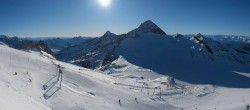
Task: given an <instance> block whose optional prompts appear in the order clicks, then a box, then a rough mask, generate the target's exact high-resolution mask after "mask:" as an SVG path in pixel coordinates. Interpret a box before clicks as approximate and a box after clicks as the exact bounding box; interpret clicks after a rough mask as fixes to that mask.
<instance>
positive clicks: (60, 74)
mask: <svg viewBox="0 0 250 110" xmlns="http://www.w3.org/2000/svg"><path fill="white" fill-rule="evenodd" d="M58 67H59V68H58V69H59V74H58V77H57V81H59V79H60V77H61V81H60V87H59V88H61V85H62V74H63V72H62V69H61V67H60V65H59V66H58Z"/></svg>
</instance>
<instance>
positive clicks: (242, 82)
mask: <svg viewBox="0 0 250 110" xmlns="http://www.w3.org/2000/svg"><path fill="white" fill-rule="evenodd" d="M249 41H250V40H249ZM241 44H242V45H240V46H232V45H229V43H226V42H221V41H219V40H213V39H211V38H209V37H205V36H204V35H202V34H200V33H198V34H197V35H194V36H192V37H186V36H183V35H181V34H176V35H167V34H166V33H165V32H164V31H163V30H162V29H160V28H159V27H158V26H157V25H156V24H155V23H153V22H152V21H150V20H148V21H146V22H144V23H142V24H141V25H140V26H139V27H138V28H136V29H134V30H132V31H130V32H128V33H126V34H122V35H116V34H114V33H111V32H110V31H107V32H106V33H105V34H104V35H103V36H102V37H100V38H94V39H89V40H86V41H85V43H82V44H79V45H75V46H71V47H69V48H66V49H63V50H62V51H60V52H59V53H57V54H56V58H57V59H59V60H61V61H65V62H70V63H72V64H76V65H79V66H82V67H86V68H91V69H99V70H102V71H105V69H106V68H105V67H107V66H109V65H110V64H111V63H112V62H113V61H115V60H116V59H118V58H119V57H120V56H122V57H123V58H124V59H126V60H127V61H128V62H129V63H132V64H134V65H137V66H140V67H143V68H148V69H151V70H153V71H155V72H157V73H160V74H165V75H170V76H172V77H174V78H176V79H179V80H182V81H186V82H189V83H195V84H214V85H221V86H227V87H249V86H250V85H249V83H250V80H249V79H248V78H245V77H244V76H242V75H239V74H236V73H234V72H233V71H241V72H247V71H250V68H249V67H250V53H249V43H241ZM225 76H226V77H225ZM194 77H195V79H194Z"/></svg>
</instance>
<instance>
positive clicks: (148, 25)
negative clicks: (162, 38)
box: [138, 20, 166, 35]
mask: <svg viewBox="0 0 250 110" xmlns="http://www.w3.org/2000/svg"><path fill="white" fill-rule="evenodd" d="M138 30H139V31H140V32H142V33H148V32H152V33H155V34H161V35H166V33H165V32H164V31H163V30H162V29H161V28H159V27H158V26H157V25H156V24H155V23H154V22H153V21H151V20H147V21H145V22H143V23H142V24H141V25H140V26H139V28H138Z"/></svg>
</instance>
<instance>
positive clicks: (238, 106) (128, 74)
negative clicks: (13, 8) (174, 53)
mask: <svg viewBox="0 0 250 110" xmlns="http://www.w3.org/2000/svg"><path fill="white" fill-rule="evenodd" d="M58 64H60V65H61V66H62V68H63V69H62V70H63V80H62V87H61V89H59V88H58V87H59V82H60V81H56V78H57V76H56V75H57V65H58ZM110 66H117V67H119V68H116V69H114V70H111V71H112V72H113V74H112V75H108V74H107V73H109V71H106V72H104V73H101V72H99V71H98V70H90V69H85V68H82V67H78V66H75V65H72V64H68V63H63V62H60V61H57V60H55V59H54V58H52V56H50V55H48V54H46V53H44V52H40V53H39V52H33V51H20V50H16V49H13V48H10V47H8V46H6V45H2V44H0V75H1V77H0V90H1V91H0V109H1V110H181V108H183V110H195V108H198V110H213V109H215V108H217V110H245V109H246V105H247V104H250V94H249V93H250V89H249V88H246V89H240V88H225V87H218V86H216V87H215V86H213V85H193V84H188V83H186V82H183V81H179V80H175V79H173V78H171V77H169V76H165V75H159V74H157V73H155V72H154V71H151V70H148V69H144V68H141V67H138V66H135V65H133V64H130V63H129V62H127V61H126V60H125V59H123V58H122V56H121V57H119V59H117V60H116V61H115V62H114V63H113V65H110ZM238 73H239V74H240V72H238ZM242 74H248V73H242ZM44 85H46V86H47V87H48V88H46V90H44V88H43V86H44ZM44 94H45V95H44ZM44 96H48V98H47V99H46V98H45V97H44ZM119 99H120V101H121V105H120V104H119V102H118V100H119Z"/></svg>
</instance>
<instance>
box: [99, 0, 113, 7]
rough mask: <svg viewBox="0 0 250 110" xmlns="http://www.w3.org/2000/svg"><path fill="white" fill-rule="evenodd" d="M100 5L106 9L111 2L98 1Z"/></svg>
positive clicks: (108, 0)
mask: <svg viewBox="0 0 250 110" xmlns="http://www.w3.org/2000/svg"><path fill="white" fill-rule="evenodd" d="M98 1H99V3H100V5H101V6H103V7H108V6H109V5H110V2H111V0H98Z"/></svg>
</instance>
